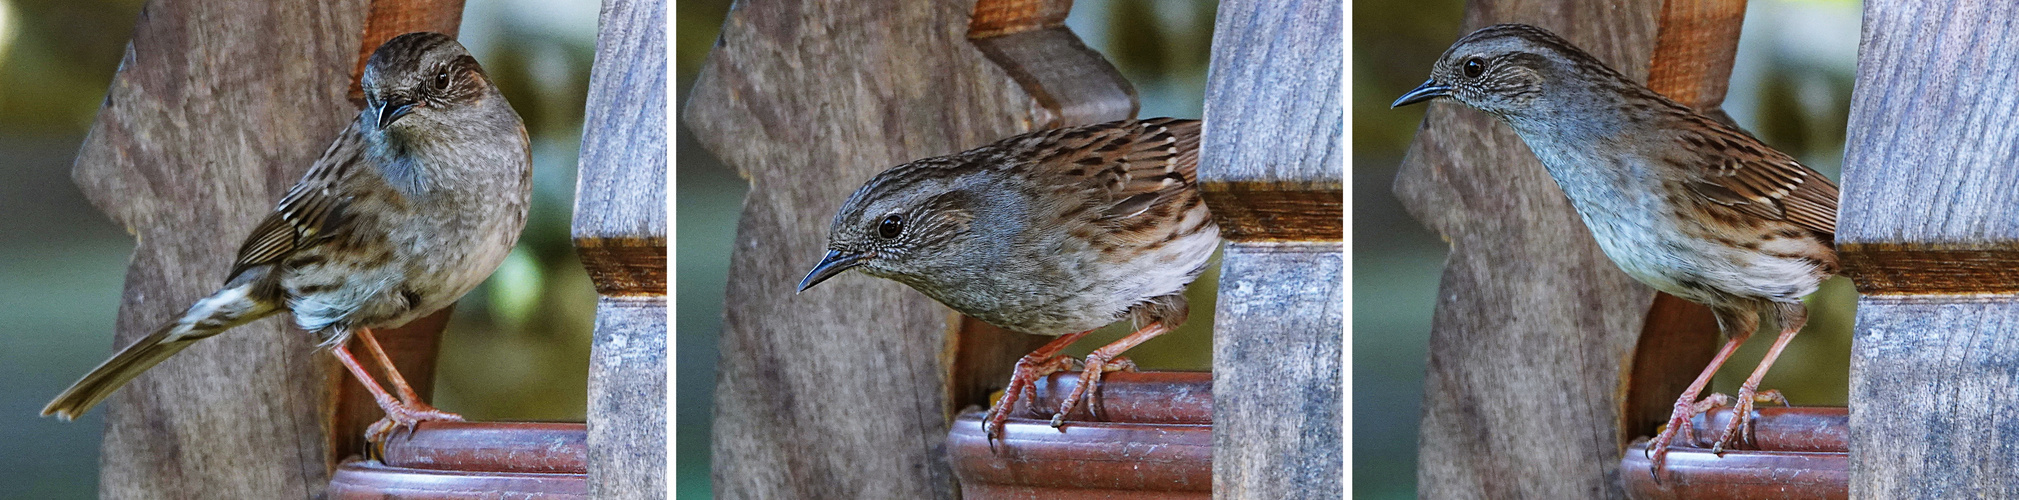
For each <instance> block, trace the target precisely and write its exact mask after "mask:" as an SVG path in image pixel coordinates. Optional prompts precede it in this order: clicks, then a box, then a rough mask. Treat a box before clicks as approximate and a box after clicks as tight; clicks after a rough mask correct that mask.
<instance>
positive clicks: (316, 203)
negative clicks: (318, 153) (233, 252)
mask: <svg viewBox="0 0 2019 500" xmlns="http://www.w3.org/2000/svg"><path fill="white" fill-rule="evenodd" d="M358 127H359V124H358V121H356V120H353V121H352V122H351V125H350V127H348V128H345V129H344V132H343V134H342V135H339V136H338V137H337V140H336V142H334V143H332V144H330V147H329V149H328V150H325V151H323V155H322V157H321V158H319V159H317V160H316V162H315V165H313V166H310V167H309V170H308V173H307V174H306V175H303V176H302V179H301V180H300V181H298V182H296V183H295V185H294V187H292V188H289V189H288V192H287V195H286V196H284V197H282V198H281V200H280V204H279V206H276V207H274V210H273V213H272V214H269V215H267V217H266V220H264V221H260V223H259V226H257V227H255V228H253V230H252V234H251V235H249V236H247V237H246V239H245V243H244V244H241V245H239V247H238V258H237V260H236V261H234V263H233V264H232V267H231V274H230V277H229V278H226V280H227V281H229V280H230V279H232V278H237V277H238V274H239V273H241V272H244V271H245V270H246V269H249V268H252V267H255V266H261V265H267V264H272V263H274V262H278V261H280V260H282V259H285V258H287V256H289V255H291V254H293V253H294V252H295V251H297V250H300V249H302V248H305V247H307V246H309V245H311V244H313V243H314V242H316V241H319V240H321V239H325V238H328V237H330V236H331V233H332V232H333V231H334V230H337V229H338V228H339V227H340V226H341V225H342V224H341V222H342V220H343V219H344V216H343V209H344V205H346V204H347V203H348V202H349V201H350V200H349V199H347V198H344V197H343V196H342V195H341V194H340V193H339V192H338V189H337V185H338V183H339V182H341V181H342V180H343V179H344V176H345V175H346V174H347V173H348V172H349V171H350V169H352V168H354V167H355V166H356V165H357V164H358V162H359V161H361V159H362V157H363V153H364V147H365V146H364V141H363V139H364V137H363V135H362V134H361V132H360V131H359V130H358Z"/></svg>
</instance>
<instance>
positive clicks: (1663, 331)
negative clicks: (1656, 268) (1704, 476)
mask: <svg viewBox="0 0 2019 500" xmlns="http://www.w3.org/2000/svg"><path fill="white" fill-rule="evenodd" d="M1745 19H1746V0H1667V1H1664V2H1662V6H1661V17H1660V19H1658V20H1657V21H1656V24H1657V35H1656V40H1655V49H1654V55H1652V56H1651V60H1650V61H1649V63H1648V77H1647V87H1648V89H1650V90H1653V91H1655V92H1657V93H1660V94H1661V95H1663V96H1667V97H1668V98H1670V99H1674V100H1675V101H1676V102H1679V103H1682V104H1683V105H1685V106H1689V107H1690V108H1691V109H1695V110H1697V112H1699V113H1703V114H1705V115H1708V116H1710V117H1712V118H1714V119H1717V120H1719V121H1722V122H1725V123H1727V124H1730V123H1731V117H1729V116H1726V115H1725V111H1724V107H1723V105H1724V102H1725V90H1726V89H1727V88H1729V87H1730V86H1731V79H1732V60H1733V58H1735V57H1737V56H1738V52H1739V30H1740V28H1741V27H1742V26H1744V23H1745ZM1717 348H1718V323H1717V318H1716V317H1714V316H1713V315H1712V314H1711V310H1710V308H1708V307H1704V306H1703V305H1702V304H1697V303H1694V302H1690V301H1687V300H1683V299H1680V298H1676V297H1675V296H1674V295H1669V294H1666V293H1661V292H1655V297H1654V304H1653V305H1651V306H1649V308H1648V312H1647V319H1646V320H1644V321H1643V322H1642V325H1641V334H1640V340H1639V342H1637V343H1636V344H1635V346H1634V354H1633V360H1632V361H1631V366H1629V367H1628V368H1627V370H1628V372H1629V373H1627V374H1626V375H1625V376H1626V377H1627V378H1626V381H1625V383H1626V401H1625V402H1624V408H1623V409H1622V411H1621V414H1620V425H1619V442H1620V446H1622V447H1624V446H1626V444H1627V443H1629V442H1632V441H1633V439H1634V438H1636V437H1639V436H1652V435H1654V434H1655V433H1656V432H1657V430H1656V429H1658V428H1660V427H1661V426H1662V425H1663V424H1665V423H1667V422H1668V418H1669V414H1670V412H1671V411H1673V410H1674V408H1675V400H1676V397H1677V396H1680V395H1682V391H1683V390H1684V389H1686V388H1688V387H1689V384H1690V382H1691V381H1693V380H1694V379H1695V378H1696V375H1697V374H1698V373H1701V372H1703V368H1704V366H1707V365H1709V364H1710V361H1711V357H1713V356H1715V355H1716V354H1717ZM1720 432H1722V431H1720Z"/></svg>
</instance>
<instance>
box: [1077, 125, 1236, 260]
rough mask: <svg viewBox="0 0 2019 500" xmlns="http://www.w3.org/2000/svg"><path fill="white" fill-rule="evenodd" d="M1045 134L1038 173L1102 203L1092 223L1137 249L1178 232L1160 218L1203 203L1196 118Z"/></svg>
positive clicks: (1179, 214)
mask: <svg viewBox="0 0 2019 500" xmlns="http://www.w3.org/2000/svg"><path fill="white" fill-rule="evenodd" d="M1046 135H1047V136H1048V137H1047V139H1048V142H1047V144H1049V145H1050V146H1051V147H1052V148H1053V149H1052V152H1051V154H1046V155H1039V156H1038V162H1039V166H1038V168H1041V169H1049V170H1051V171H1053V172H1055V173H1058V174H1059V177H1058V178H1061V179H1066V184H1067V186H1066V187H1067V188H1068V189H1080V190H1084V191H1086V192H1088V193H1089V195H1091V196H1092V197H1094V198H1095V199H1097V200H1102V201H1104V203H1096V204H1095V205H1096V206H1097V207H1098V208H1099V212H1098V213H1096V214H1095V217H1094V223H1095V224H1097V225H1100V226H1102V227H1103V228H1105V229H1107V231H1105V232H1104V233H1105V234H1108V235H1109V236H1111V237H1113V238H1115V239H1116V240H1117V241H1118V242H1121V243H1130V244H1142V243H1147V242H1152V241H1157V240H1161V239H1163V238H1165V237H1167V236H1168V234H1167V233H1169V232H1171V230H1184V228H1176V227H1172V225H1171V224H1163V223H1159V222H1158V221H1160V220H1164V219H1169V218H1173V217H1182V216H1184V215H1185V213H1186V212H1188V211H1190V210H1191V209H1192V208H1195V207H1197V206H1199V205H1200V204H1201V202H1200V201H1199V198H1198V190H1197V188H1196V186H1197V184H1198V165H1199V121H1198V120H1181V119H1173V118H1156V119H1150V120H1143V121H1124V122H1111V123H1104V124H1099V125H1089V126H1086V127H1077V128H1067V129H1060V130H1057V131H1053V133H1051V134H1046ZM1202 218H1203V217H1202Z"/></svg>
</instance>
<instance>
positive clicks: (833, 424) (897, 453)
mask: <svg viewBox="0 0 2019 500" xmlns="http://www.w3.org/2000/svg"><path fill="white" fill-rule="evenodd" d="M990 5H991V4H990V3H984V4H983V7H988V6H990ZM974 7H975V6H974V5H973V4H970V3H967V2H952V3H939V2H935V3H927V2H906V1H898V0H860V1H851V2H813V1H800V2H792V1H782V2H764V3H753V4H748V5H743V6H741V7H740V8H738V9H736V10H734V11H733V12H731V13H730V15H729V18H728V20H727V21H726V22H725V24H724V29H723V31H722V36H721V38H720V39H719V41H718V43H717V45H716V47H715V50H714V52H713V53H712V54H710V55H709V60H708V63H707V64H706V66H705V67H704V68H703V69H702V72H701V75H700V77H699V79H698V81H697V82H696V83H695V86H694V91H693V94H691V95H692V97H691V98H690V100H689V101H688V108H687V112H686V113H687V115H686V121H687V123H688V125H689V126H690V127H692V128H693V130H694V131H695V134H696V136H697V137H698V138H700V140H701V141H702V142H703V143H704V144H705V145H706V146H707V147H708V148H709V149H710V150H711V151H713V152H714V153H715V154H716V156H717V157H719V158H721V159H722V160H723V161H724V163H727V164H729V165H731V166H733V167H735V168H736V169H737V170H738V171H740V172H741V173H742V174H743V176H744V177H745V178H747V179H750V181H751V185H752V190H751V192H750V195H749V197H748V198H747V199H746V200H745V202H744V212H743V217H742V222H741V223H740V224H739V226H738V228H737V245H736V253H735V255H734V256H732V258H731V263H730V271H729V273H730V276H731V279H730V284H729V290H728V298H727V302H728V304H729V307H728V311H727V313H726V315H725V316H726V317H725V321H724V328H725V330H724V332H723V338H722V349H721V352H722V360H721V364H720V365H719V372H718V373H719V374H720V379H719V382H718V385H717V389H716V394H717V397H718V400H717V406H716V414H715V422H716V424H715V436H714V451H715V455H714V457H713V463H714V468H715V470H714V478H715V481H714V482H715V488H716V493H717V495H718V496H720V497H724V498H951V497H953V496H954V495H955V494H956V493H955V488H954V485H953V476H952V473H951V470H950V469H949V468H948V465H947V462H946V457H945V454H944V441H945V439H946V432H947V429H948V422H949V420H950V419H951V418H952V410H953V409H954V405H955V404H957V402H954V401H950V400H949V399H948V397H947V396H946V395H947V393H948V392H949V391H950V390H951V389H949V387H950V385H949V384H948V377H947V374H946V370H947V369H948V364H949V363H950V362H951V360H949V359H946V358H948V357H949V356H945V354H946V353H948V351H949V346H950V344H949V342H950V340H949V338H950V337H949V335H947V333H948V332H949V331H951V330H952V326H951V325H950V324H949V321H948V318H949V317H950V315H949V314H948V312H947V310H946V309H945V308H944V307H942V306H939V305H938V304H935V303H933V302H932V301H931V300H929V299H926V298H925V297H924V296H922V295H919V294H917V293H916V292H913V291H911V290H909V289H906V288H905V287H904V286H903V285H900V284H897V283H894V282H889V281H885V280H878V279H874V278H869V277H866V276H857V275H847V276H842V277H839V278H836V279H834V280H832V281H830V282H828V283H825V284H823V285H822V286H821V287H820V289H817V290H814V291H812V292H809V293H806V294H795V293H794V285H795V284H797V283H798V280H799V278H800V277H801V276H803V275H804V274H805V273H806V270H807V268H808V267H810V266H811V265H812V263H813V262H814V261H815V260H817V259H818V257H819V255H820V254H821V252H822V250H823V249H824V247H825V246H826V233H827V225H828V222H829V220H830V219H831V218H832V217H833V212H834V210H835V208H836V207H838V206H839V205H840V204H841V202H842V200H844V199H845V198H847V196H848V194H849V193H850V192H852V191H853V190H854V189H855V188H856V186H859V185H861V183H862V182H863V181H865V180H867V179H869V178H870V176H872V175H874V174H875V173H876V172H879V171H881V170H883V169H885V168H888V167H890V166H892V165H896V164H898V163H901V162H904V161H908V160H912V159H916V158H922V157H926V156H933V155H941V154H947V153H952V152H957V151H960V150H962V149H966V148H971V147H974V146H979V145H982V144H985V143H987V142H989V141H993V140H995V139H999V138H1001V137H1004V136H1008V135H1011V134H1014V133H1017V132H1022V131H1026V130H1030V129H1032V128H1034V127H1037V126H1039V125H1043V124H1048V123H1055V121H1054V120H1056V119H1058V118H1056V117H1065V116H1068V115H1067V114H1066V113H1065V112H1063V111H1062V110H1064V109H1118V108H1116V107H1113V106H1111V105H1110V106H1095V107H1092V108H1085V107H1079V106H1081V105H1082V103H1085V102H1088V101H1090V100H1109V101H1110V102H1112V100H1114V99H1121V100H1124V101H1126V100H1129V99H1130V97H1129V96H1128V95H1126V94H1119V95H1118V94H1113V93H1112V91H1106V92H1103V91H1098V90H1095V89H1087V90H1079V91H1075V90H1070V89H1047V92H1048V93H1049V94H1050V95H1052V96H1054V97H1056V98H1058V99H1059V101H1058V102H1059V105H1060V108H1059V109H1053V108H1048V107H1046V105H1045V104H1043V103H1041V102H1039V100H1038V99H1036V98H1034V97H1033V96H1032V92H1031V91H1029V90H1027V89H1024V88H1023V87H1021V85H1020V83H1019V82H1018V81H1017V79H1015V78H1013V77H1012V75H1011V74H1010V72H1009V71H1006V70H1004V69H1003V68H1001V67H999V66H998V65H997V63H995V62H992V61H991V60H990V59H989V58H988V57H987V56H986V55H985V54H983V53H982V51H981V50H979V49H977V48H976V47H975V45H974V44H973V43H971V42H969V34H970V33H969V27H970V20H971V16H970V13H971V12H972V11H973V8H974ZM1045 10H1046V9H1039V12H1042V11H1045ZM1050 10H1056V9H1050ZM1038 17H1042V16H1038ZM1040 24H1042V23H1040ZM1083 71H1089V72H1092V71H1100V69H1098V68H1089V69H1085V70H1083ZM1107 71H1112V70H1107ZM1110 88H1111V89H1112V88H1122V89H1126V88H1127V86H1126V85H1125V84H1124V85H1116V86H1110ZM1120 109H1132V107H1125V108H1120ZM1119 118H1125V116H1087V118H1085V119H1088V120H1090V121H1091V120H1094V119H1104V120H1112V119H1119ZM1076 119H1077V118H1076ZM984 364H986V363H984Z"/></svg>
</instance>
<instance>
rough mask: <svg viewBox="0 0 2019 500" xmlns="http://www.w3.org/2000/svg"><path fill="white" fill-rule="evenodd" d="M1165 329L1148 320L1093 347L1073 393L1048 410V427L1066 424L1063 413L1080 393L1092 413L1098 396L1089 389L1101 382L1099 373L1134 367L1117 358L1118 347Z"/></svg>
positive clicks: (1065, 412)
mask: <svg viewBox="0 0 2019 500" xmlns="http://www.w3.org/2000/svg"><path fill="white" fill-rule="evenodd" d="M1169 331H1171V330H1170V329H1169V328H1165V327H1164V324H1163V323H1160V322H1152V323H1150V325H1149V326H1145V327H1143V328H1142V329H1140V330H1136V332H1135V333H1131V334H1129V335H1128V336H1126V337H1122V338H1121V340H1116V341H1115V342H1114V343H1112V344H1108V345H1105V346H1101V348H1100V349H1095V350H1094V352H1093V353H1092V354H1088V355H1087V362H1086V370H1085V371H1082V372H1080V385H1079V387H1074V388H1073V393H1072V394H1070V395H1067V396H1066V400H1065V402H1063V403H1059V412H1058V413H1054V414H1052V427H1053V428H1060V427H1064V426H1065V425H1066V414H1067V413H1071V412H1072V411H1073V407H1074V406H1077V405H1079V403H1080V398H1082V397H1084V398H1086V400H1087V414H1088V415H1093V414H1094V407H1095V406H1099V405H1097V404H1096V402H1097V401H1096V400H1097V398H1099V396H1095V395H1093V394H1095V393H1094V392H1093V391H1092V390H1091V389H1092V387H1094V385H1096V384H1099V383H1101V374H1102V373H1106V372H1108V371H1109V370H1110V369H1111V368H1112V369H1131V370H1133V369H1135V366H1136V364H1135V362H1132V361H1128V360H1126V359H1120V358H1119V357H1120V356H1121V354H1122V351H1127V350H1129V348H1131V347H1135V346H1136V345H1138V344H1142V343H1143V342H1145V341H1148V340H1150V339H1153V338H1156V337H1157V336H1158V335H1163V334H1164V332H1169Z"/></svg>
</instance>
